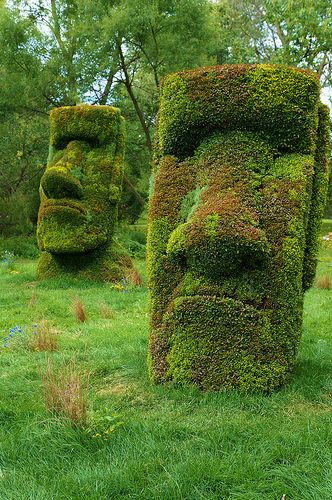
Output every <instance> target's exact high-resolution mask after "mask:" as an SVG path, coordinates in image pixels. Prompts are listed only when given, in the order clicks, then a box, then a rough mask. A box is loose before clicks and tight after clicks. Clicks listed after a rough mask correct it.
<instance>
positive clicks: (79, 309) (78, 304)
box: [71, 297, 87, 323]
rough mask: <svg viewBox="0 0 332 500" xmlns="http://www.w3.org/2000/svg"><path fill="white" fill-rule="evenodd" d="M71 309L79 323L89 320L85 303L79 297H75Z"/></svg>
mask: <svg viewBox="0 0 332 500" xmlns="http://www.w3.org/2000/svg"><path fill="white" fill-rule="evenodd" d="M71 307H72V311H73V313H74V315H75V317H76V319H77V321H79V322H80V323H84V322H85V321H86V320H87V315H86V312H85V307H84V305H83V302H82V301H81V299H80V298H79V297H73V299H72V304H71Z"/></svg>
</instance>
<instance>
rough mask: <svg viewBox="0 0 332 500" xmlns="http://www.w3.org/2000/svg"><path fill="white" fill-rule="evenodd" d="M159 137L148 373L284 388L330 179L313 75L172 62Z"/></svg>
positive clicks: (202, 382)
mask: <svg viewBox="0 0 332 500" xmlns="http://www.w3.org/2000/svg"><path fill="white" fill-rule="evenodd" d="M157 136H158V148H157V151H156V164H157V165H156V170H155V176H154V186H153V193H152V196H151V199H150V212H149V235H148V278H149V290H150V302H151V335H150V355H149V359H150V369H151V374H152V377H153V379H154V380H156V381H169V380H172V381H174V382H176V383H182V384H187V383H190V382H193V383H195V384H197V385H198V386H199V387H202V388H204V389H225V388H230V387H237V388H239V389H241V390H244V391H247V390H255V389H260V390H264V391H271V390H273V389H275V388H277V387H280V386H281V385H282V384H284V383H285V381H286V380H287V378H288V376H289V374H290V373H291V370H292V368H293V366H294V362H295V357H296V352H297V348H298V344H299V338H300V332H301V323H302V306H303V294H304V291H305V290H306V289H307V288H308V287H309V286H310V285H311V283H312V280H313V277H314V274H315V264H316V256H317V243H318V233H319V226H320V220H321V216H322V212H323V208H324V203H325V196H326V188H327V172H328V168H327V167H328V162H327V157H328V142H329V114H328V109H327V108H326V107H325V106H323V105H322V104H321V103H320V101H319V81H318V78H317V75H315V74H314V73H311V72H309V71H302V70H298V69H295V68H287V67H283V66H271V65H252V66H250V65H225V66H216V67H211V68H202V69H197V70H193V71H184V72H180V73H176V74H172V75H169V76H167V77H166V78H165V80H164V82H163V84H162V86H161V98H160V110H159V117H158V130H157Z"/></svg>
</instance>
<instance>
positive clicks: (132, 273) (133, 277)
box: [125, 267, 143, 286]
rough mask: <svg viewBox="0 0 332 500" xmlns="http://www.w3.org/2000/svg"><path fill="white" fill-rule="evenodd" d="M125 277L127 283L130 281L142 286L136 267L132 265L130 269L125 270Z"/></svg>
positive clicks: (132, 283)
mask: <svg viewBox="0 0 332 500" xmlns="http://www.w3.org/2000/svg"><path fill="white" fill-rule="evenodd" d="M125 279H126V281H127V282H128V283H130V284H131V285H135V286H142V283H143V281H142V277H141V275H140V273H139V271H138V269H136V268H135V267H132V268H130V269H128V270H127V272H126V275H125Z"/></svg>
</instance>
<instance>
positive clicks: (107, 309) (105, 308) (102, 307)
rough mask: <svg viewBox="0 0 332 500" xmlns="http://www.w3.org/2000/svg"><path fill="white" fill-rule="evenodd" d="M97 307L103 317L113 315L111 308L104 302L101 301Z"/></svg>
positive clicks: (108, 317)
mask: <svg viewBox="0 0 332 500" xmlns="http://www.w3.org/2000/svg"><path fill="white" fill-rule="evenodd" d="M99 308H100V315H101V317H102V318H103V319H110V318H113V317H114V313H113V311H112V309H111V308H110V307H109V306H108V305H107V304H106V303H105V302H102V303H101V304H100V306H99Z"/></svg>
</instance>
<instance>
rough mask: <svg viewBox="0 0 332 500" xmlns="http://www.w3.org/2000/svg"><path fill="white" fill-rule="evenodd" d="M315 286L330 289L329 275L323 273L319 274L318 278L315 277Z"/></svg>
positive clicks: (331, 284) (331, 283) (330, 280)
mask: <svg viewBox="0 0 332 500" xmlns="http://www.w3.org/2000/svg"><path fill="white" fill-rule="evenodd" d="M316 287H317V288H323V289H326V290H330V288H332V279H331V277H330V276H328V275H327V274H324V275H323V276H320V277H319V278H317V281H316Z"/></svg>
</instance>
